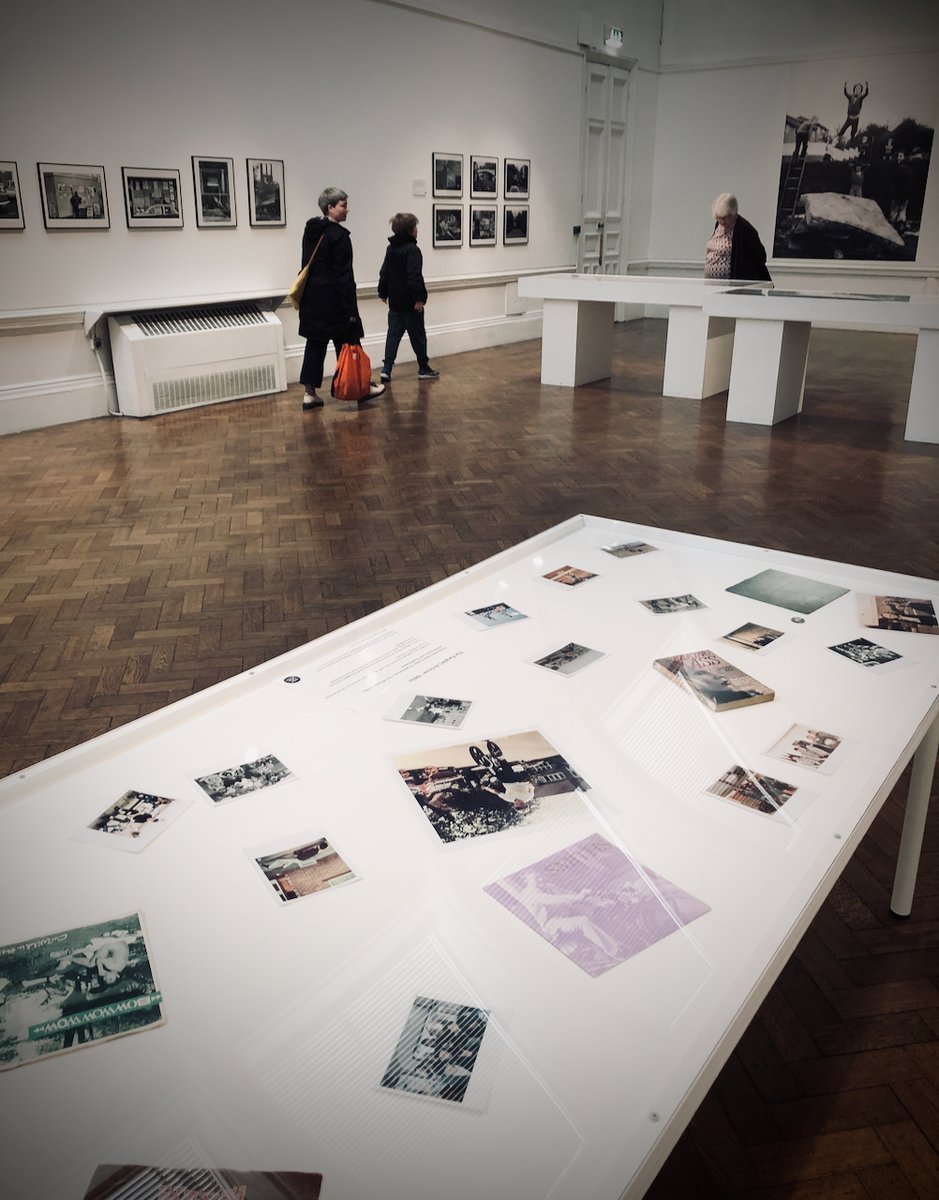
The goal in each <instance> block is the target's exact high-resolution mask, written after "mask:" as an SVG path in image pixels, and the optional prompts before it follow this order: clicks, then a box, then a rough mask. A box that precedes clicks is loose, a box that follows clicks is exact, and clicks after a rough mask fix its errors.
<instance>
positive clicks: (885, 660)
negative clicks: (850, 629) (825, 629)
mask: <svg viewBox="0 0 939 1200" xmlns="http://www.w3.org/2000/svg"><path fill="white" fill-rule="evenodd" d="M828 649H829V650H834V652H835V653H836V654H840V655H841V656H842V657H843V658H846V659H848V661H849V662H853V663H857V665H858V666H859V667H886V666H893V665H895V664H896V663H898V662H900V660H901V659H902V658H903V655H902V654H897V652H896V651H895V650H888V649H887V647H886V646H878V645H877V643H876V642H871V641H868V639H867V638H854V639H853V640H852V641H850V642H839V643H838V645H837V646H829V647H828Z"/></svg>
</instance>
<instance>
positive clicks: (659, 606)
mask: <svg viewBox="0 0 939 1200" xmlns="http://www.w3.org/2000/svg"><path fill="white" fill-rule="evenodd" d="M639 603H640V604H641V605H642V607H643V608H647V609H648V610H649V612H650V613H654V614H655V615H656V616H664V615H666V614H667V613H680V612H692V611H694V609H696V608H707V605H706V604H704V603H702V601H700V600H699V599H698V598H697V596H692V595H691V593H690V592H686V593H685V595H684V596H659V597H658V598H657V599H655V600H640V601H639Z"/></svg>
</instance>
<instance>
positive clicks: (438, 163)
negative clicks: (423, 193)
mask: <svg viewBox="0 0 939 1200" xmlns="http://www.w3.org/2000/svg"><path fill="white" fill-rule="evenodd" d="M433 180H434V195H435V196H440V197H443V198H447V199H450V200H459V199H461V198H462V196H463V155H462V154H445V153H436V152H435V153H434V163H433Z"/></svg>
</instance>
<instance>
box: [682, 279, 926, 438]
mask: <svg viewBox="0 0 939 1200" xmlns="http://www.w3.org/2000/svg"><path fill="white" fill-rule="evenodd" d="M703 306H704V313H705V314H706V315H707V316H709V317H711V318H712V319H725V320H733V321H735V322H736V331H735V334H734V347H733V360H732V366H731V372H730V386H729V393H728V397H727V420H728V421H743V422H746V423H748V424H751V425H775V424H777V423H778V422H779V421H785V420H786V419H787V418H788V417H793V416H795V415H796V413H798V412H801V410H802V394H803V390H804V387H805V368H806V360H807V358H808V348H809V335H810V333H811V331H812V323H813V321H825V322H833V323H836V324H838V325H866V326H875V327H878V328H883V327H888V328H895V329H904V330H910V331H912V332H915V333H917V334H918V338H917V344H916V359H915V362H914V366H913V382H912V386H911V388H910V403H909V408H908V410H907V419H906V432H905V435H904V436H905V438H906V440H907V441H910V442H939V297H928V296H927V297H921V296H912V297H911V296H876V295H874V296H861V295H845V294H841V293H825V292H794V291H782V290H780V289H778V288H766V287H759V286H755V285H751V286H747V287H741V288H735V289H731V290H725V291H723V292H716V291H711V292H710V293H709V294H708V295H706V296H705V297H704V301H703Z"/></svg>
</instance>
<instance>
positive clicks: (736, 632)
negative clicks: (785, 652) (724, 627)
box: [721, 621, 785, 650]
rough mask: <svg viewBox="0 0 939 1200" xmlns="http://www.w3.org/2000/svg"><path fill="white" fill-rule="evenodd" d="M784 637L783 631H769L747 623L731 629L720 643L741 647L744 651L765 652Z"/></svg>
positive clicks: (760, 626) (767, 627)
mask: <svg viewBox="0 0 939 1200" xmlns="http://www.w3.org/2000/svg"><path fill="white" fill-rule="evenodd" d="M784 636H785V630H782V629H770V627H769V626H768V625H757V624H755V623H754V622H753V621H747V622H746V624H744V625H738V626H737V628H736V629H732V630H731V631H730V633H725V634H724V635H723V636H722V637H721V641H723V642H731V643H732V644H733V645H734V646H743V648H744V649H745V650H765V649H766V648H767V647H768V646H772V645H773V643H774V642H776V641H778V640H779V638H781V637H784Z"/></svg>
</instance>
